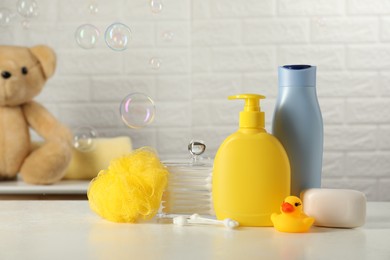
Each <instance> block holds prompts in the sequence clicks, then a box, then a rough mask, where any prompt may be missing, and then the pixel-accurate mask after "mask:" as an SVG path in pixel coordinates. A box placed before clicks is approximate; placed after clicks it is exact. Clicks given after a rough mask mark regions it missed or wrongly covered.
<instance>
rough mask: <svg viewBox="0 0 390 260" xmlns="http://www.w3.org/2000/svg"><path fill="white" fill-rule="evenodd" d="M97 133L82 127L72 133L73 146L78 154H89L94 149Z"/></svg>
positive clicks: (91, 128) (89, 128)
mask: <svg viewBox="0 0 390 260" xmlns="http://www.w3.org/2000/svg"><path fill="white" fill-rule="evenodd" d="M97 137H98V133H97V131H96V130H95V129H94V128H93V127H91V126H82V127H79V128H77V129H76V130H75V131H74V137H73V146H74V147H75V148H76V149H77V150H79V151H80V152H89V151H92V150H93V149H94V148H95V139H96V138H97Z"/></svg>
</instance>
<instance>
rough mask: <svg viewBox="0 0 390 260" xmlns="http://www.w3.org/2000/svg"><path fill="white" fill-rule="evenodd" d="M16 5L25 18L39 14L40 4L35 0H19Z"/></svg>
mask: <svg viewBox="0 0 390 260" xmlns="http://www.w3.org/2000/svg"><path fill="white" fill-rule="evenodd" d="M16 6H17V10H18V13H19V14H20V15H21V16H23V17H25V18H31V17H34V16H37V15H38V5H37V2H35V1H34V0H19V1H18V3H17V4H16Z"/></svg>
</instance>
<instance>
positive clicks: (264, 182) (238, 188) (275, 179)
mask: <svg viewBox="0 0 390 260" xmlns="http://www.w3.org/2000/svg"><path fill="white" fill-rule="evenodd" d="M263 98H265V97H264V96H262V95H256V94H242V95H236V96H230V97H229V99H230V100H232V99H244V100H245V107H244V110H243V111H242V112H240V127H239V129H238V131H237V132H235V133H233V134H231V135H230V136H229V137H227V138H226V139H225V141H224V142H223V143H222V144H221V146H220V147H219V149H218V152H217V154H216V156H215V159H214V166H213V178H212V197H213V204H214V210H215V213H216V217H217V219H220V220H222V219H225V218H231V219H234V220H236V221H238V222H239V223H240V225H241V226H252V227H255V226H272V222H271V219H270V216H271V214H272V213H274V212H279V207H280V204H281V203H282V202H283V200H284V198H285V197H287V196H289V195H290V164H289V160H288V157H287V154H286V151H285V150H284V148H283V146H282V145H281V144H280V142H279V141H278V140H277V139H276V138H275V137H274V136H273V135H271V134H268V133H267V131H266V130H265V129H264V112H261V111H260V105H259V101H260V99H263Z"/></svg>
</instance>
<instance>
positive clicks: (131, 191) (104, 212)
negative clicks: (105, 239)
mask: <svg viewBox="0 0 390 260" xmlns="http://www.w3.org/2000/svg"><path fill="white" fill-rule="evenodd" d="M167 179H168V171H167V170H166V168H165V167H164V165H163V164H162V163H161V162H160V160H159V158H158V156H157V155H156V153H155V152H154V151H153V150H152V149H149V148H140V149H137V150H135V151H134V152H132V153H131V154H129V155H127V156H123V157H120V158H118V159H114V160H112V161H111V162H110V165H109V166H108V169H107V170H102V171H100V172H99V174H98V176H97V177H96V178H94V179H93V180H92V181H91V183H90V185H89V188H88V201H89V206H90V207H91V209H92V210H93V211H95V212H96V213H97V214H98V215H100V216H101V217H103V218H105V219H107V220H110V221H114V222H131V223H133V222H136V221H137V220H139V219H151V218H153V217H154V216H155V215H156V213H157V211H158V209H159V207H160V203H161V197H162V194H163V192H164V190H165V187H166V185H167Z"/></svg>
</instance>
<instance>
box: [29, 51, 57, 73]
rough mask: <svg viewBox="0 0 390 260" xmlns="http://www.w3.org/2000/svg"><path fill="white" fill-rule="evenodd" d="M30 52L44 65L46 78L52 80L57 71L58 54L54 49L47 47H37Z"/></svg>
mask: <svg viewBox="0 0 390 260" xmlns="http://www.w3.org/2000/svg"><path fill="white" fill-rule="evenodd" d="M30 51H31V53H32V54H33V55H34V56H35V57H36V58H37V59H38V61H39V63H40V64H41V65H42V69H43V73H44V74H45V77H46V78H50V77H51V76H52V75H53V74H54V71H55V69H56V54H55V53H54V51H53V49H51V48H50V47H48V46H45V45H37V46H34V47H32V48H30Z"/></svg>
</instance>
